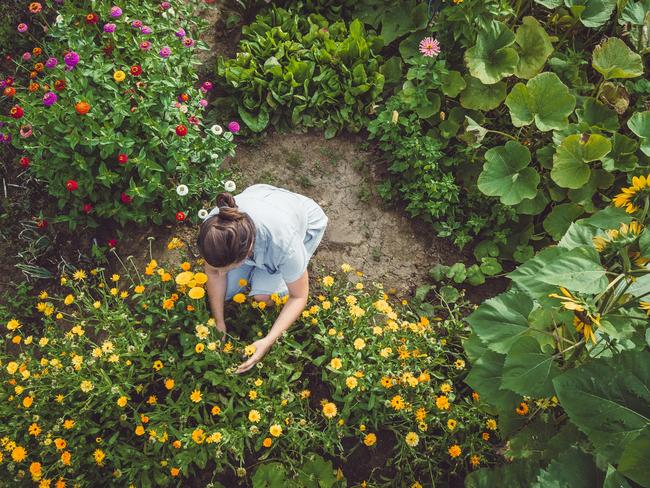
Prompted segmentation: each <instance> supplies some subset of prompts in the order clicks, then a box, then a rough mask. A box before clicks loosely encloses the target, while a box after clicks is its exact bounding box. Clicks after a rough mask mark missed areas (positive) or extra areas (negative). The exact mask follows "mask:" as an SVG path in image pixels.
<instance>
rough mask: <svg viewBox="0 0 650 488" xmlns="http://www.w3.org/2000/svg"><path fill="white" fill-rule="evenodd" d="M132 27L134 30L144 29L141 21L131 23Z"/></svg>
mask: <svg viewBox="0 0 650 488" xmlns="http://www.w3.org/2000/svg"><path fill="white" fill-rule="evenodd" d="M131 27H133V28H134V29H142V21H141V20H134V21H133V22H131Z"/></svg>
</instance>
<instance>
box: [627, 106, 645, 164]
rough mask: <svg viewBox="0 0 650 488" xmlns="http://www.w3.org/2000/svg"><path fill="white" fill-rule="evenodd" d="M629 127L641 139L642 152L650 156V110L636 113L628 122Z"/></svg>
mask: <svg viewBox="0 0 650 488" xmlns="http://www.w3.org/2000/svg"><path fill="white" fill-rule="evenodd" d="M627 126H628V127H629V129H630V130H631V131H632V132H634V134H636V136H637V137H638V138H639V139H641V146H640V149H641V152H643V154H645V155H646V156H650V110H646V111H645V112H635V113H634V115H632V117H630V119H629V120H628V121H627Z"/></svg>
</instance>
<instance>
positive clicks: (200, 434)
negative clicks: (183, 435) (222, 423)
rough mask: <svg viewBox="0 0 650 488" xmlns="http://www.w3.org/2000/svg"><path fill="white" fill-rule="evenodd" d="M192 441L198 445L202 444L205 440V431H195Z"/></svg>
mask: <svg viewBox="0 0 650 488" xmlns="http://www.w3.org/2000/svg"><path fill="white" fill-rule="evenodd" d="M192 440H193V441H194V442H196V443H197V444H202V443H203V441H204V440H205V431H204V430H203V429H194V431H193V432H192Z"/></svg>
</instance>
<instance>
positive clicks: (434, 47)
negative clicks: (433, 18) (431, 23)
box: [420, 37, 440, 58]
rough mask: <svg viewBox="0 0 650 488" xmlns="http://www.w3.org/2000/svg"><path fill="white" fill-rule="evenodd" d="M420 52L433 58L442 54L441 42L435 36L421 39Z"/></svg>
mask: <svg viewBox="0 0 650 488" xmlns="http://www.w3.org/2000/svg"><path fill="white" fill-rule="evenodd" d="M420 52H421V53H422V54H423V55H425V56H427V57H429V58H433V57H435V56H437V55H438V54H440V43H439V42H438V40H437V39H434V38H433V37H425V38H424V39H422V40H421V41H420Z"/></svg>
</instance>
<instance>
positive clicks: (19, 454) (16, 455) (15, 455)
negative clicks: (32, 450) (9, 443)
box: [11, 446, 27, 463]
mask: <svg viewBox="0 0 650 488" xmlns="http://www.w3.org/2000/svg"><path fill="white" fill-rule="evenodd" d="M26 457H27V451H26V450H25V448H24V447H22V446H16V447H14V448H13V449H12V451H11V459H13V460H14V461H15V462H17V463H20V462H21V461H24V460H25V458H26Z"/></svg>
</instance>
